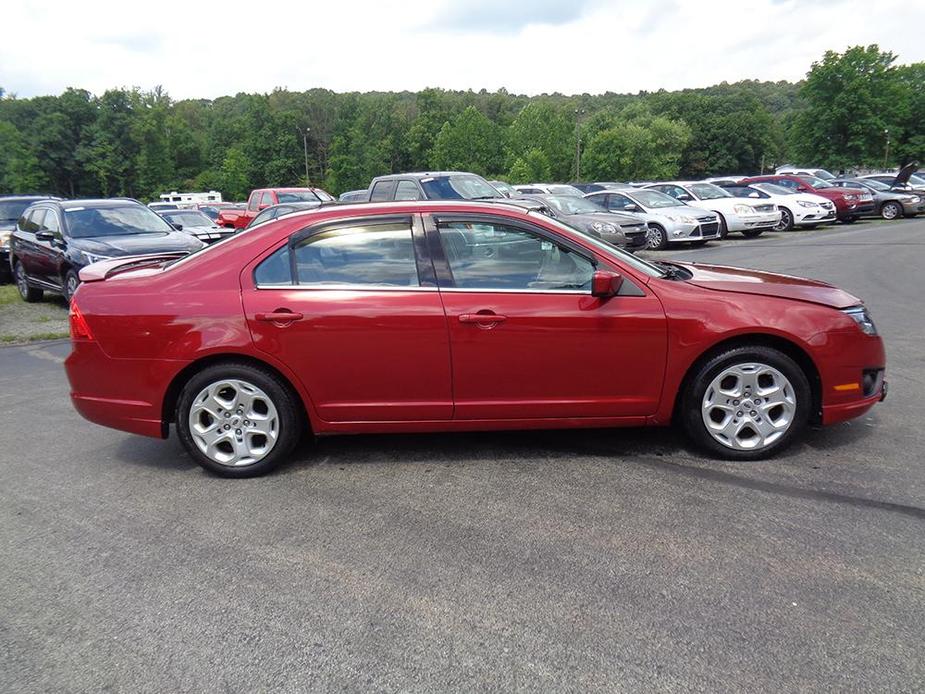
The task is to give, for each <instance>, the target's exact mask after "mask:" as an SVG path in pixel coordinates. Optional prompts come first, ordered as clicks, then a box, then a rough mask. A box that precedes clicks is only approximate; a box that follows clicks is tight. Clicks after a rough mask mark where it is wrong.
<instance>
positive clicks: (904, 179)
mask: <svg viewBox="0 0 925 694" xmlns="http://www.w3.org/2000/svg"><path fill="white" fill-rule="evenodd" d="M918 170H919V165H918V164H917V163H916V162H912V163H911V164H906V165H905V166H904V167H903V168H901V169H900V170H899V173H898V174H896V178H895V179H894V181H893V185H894V186H904V185H906V184H907V183H909V177H910V176H912V174H914V173H915V172H916V171H918Z"/></svg>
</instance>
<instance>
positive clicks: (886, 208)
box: [880, 202, 903, 220]
mask: <svg viewBox="0 0 925 694" xmlns="http://www.w3.org/2000/svg"><path fill="white" fill-rule="evenodd" d="M902 213H903V208H902V205H900V204H899V203H898V202H885V203H883V207H881V208H880V216H881V217H883V218H884V219H888V220H893V219H897V218H899V217H901V216H902Z"/></svg>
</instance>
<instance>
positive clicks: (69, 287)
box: [61, 270, 80, 303]
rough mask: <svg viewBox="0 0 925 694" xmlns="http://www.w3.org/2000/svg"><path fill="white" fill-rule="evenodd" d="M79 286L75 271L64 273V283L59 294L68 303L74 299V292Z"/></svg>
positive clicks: (78, 278)
mask: <svg viewBox="0 0 925 694" xmlns="http://www.w3.org/2000/svg"><path fill="white" fill-rule="evenodd" d="M79 286H80V277H79V276H78V275H77V272H76V271H75V270H68V271H67V272H65V273H64V282H63V283H62V285H61V293H62V294H63V295H64V298H65V299H66V300H67V302H68V303H71V299H73V298H74V292H76V291H77V287H79Z"/></svg>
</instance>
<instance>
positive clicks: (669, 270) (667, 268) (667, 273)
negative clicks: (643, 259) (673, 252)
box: [651, 260, 685, 280]
mask: <svg viewBox="0 0 925 694" xmlns="http://www.w3.org/2000/svg"><path fill="white" fill-rule="evenodd" d="M651 262H652V264H653V265H655V266H656V267H657V268H658V269H659V270H661V271H662V272H663V273H664V274H663V275H662V278H663V279H666V280H683V279H685V278H684V275H683V274H682V273H681V271H680V270H679V269H678V268H676V267H675V266H674V265H671V264H669V263H666V262H665V261H663V260H653V261H651Z"/></svg>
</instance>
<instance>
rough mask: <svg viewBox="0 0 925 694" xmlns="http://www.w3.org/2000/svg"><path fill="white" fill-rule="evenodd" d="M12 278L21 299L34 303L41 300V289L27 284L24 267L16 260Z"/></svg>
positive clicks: (42, 294) (43, 294)
mask: <svg viewBox="0 0 925 694" xmlns="http://www.w3.org/2000/svg"><path fill="white" fill-rule="evenodd" d="M13 278H14V280H15V281H16V288H17V289H18V290H19V295H20V296H21V297H22V299H23V301H27V302H29V303H30V304H34V303H36V302H37V301H41V300H42V297H43V296H45V292H44V291H43V290H41V289H36V288H35V287H32V286H30V285H29V281H28V280H27V279H26V269H25V268H24V267H23V266H22V263H21V262H19V261H18V260H17V261H16V264H15V265H14V266H13Z"/></svg>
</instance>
